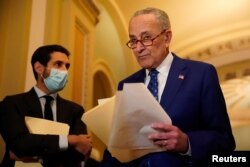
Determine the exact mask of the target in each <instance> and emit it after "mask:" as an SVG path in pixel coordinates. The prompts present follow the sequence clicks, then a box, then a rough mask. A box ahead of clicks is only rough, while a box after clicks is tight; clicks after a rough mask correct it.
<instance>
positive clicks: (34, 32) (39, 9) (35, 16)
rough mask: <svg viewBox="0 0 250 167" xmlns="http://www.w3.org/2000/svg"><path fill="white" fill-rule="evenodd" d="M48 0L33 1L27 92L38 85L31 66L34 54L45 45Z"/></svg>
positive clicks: (26, 81)
mask: <svg viewBox="0 0 250 167" xmlns="http://www.w3.org/2000/svg"><path fill="white" fill-rule="evenodd" d="M46 3H47V0H33V1H32V11H31V22H30V36H29V48H28V59H27V70H26V80H25V91H27V90H29V89H30V88H31V87H32V86H34V84H35V83H36V81H35V78H34V75H33V72H32V66H31V63H30V61H31V56H32V54H33V52H34V51H35V50H36V49H37V48H38V47H39V46H41V45H43V44H44V31H45V21H46V18H45V17H46Z"/></svg>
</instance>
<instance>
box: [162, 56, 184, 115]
mask: <svg viewBox="0 0 250 167" xmlns="http://www.w3.org/2000/svg"><path fill="white" fill-rule="evenodd" d="M187 72H188V68H186V65H185V63H184V62H183V60H182V59H180V58H178V57H176V56H174V60H173V63H172V65H171V68H170V71H169V75H168V78H167V82H166V85H165V88H164V90H163V93H162V98H161V101H160V104H161V106H162V107H163V108H164V109H165V110H166V111H168V108H169V107H170V105H171V103H172V101H173V100H174V98H175V95H176V94H177V92H178V90H179V89H180V87H181V84H182V83H183V81H184V80H185V77H186V75H187Z"/></svg>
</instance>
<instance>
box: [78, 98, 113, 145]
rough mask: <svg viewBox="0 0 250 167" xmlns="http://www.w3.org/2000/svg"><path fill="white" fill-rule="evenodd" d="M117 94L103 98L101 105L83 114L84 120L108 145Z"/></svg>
mask: <svg viewBox="0 0 250 167" xmlns="http://www.w3.org/2000/svg"><path fill="white" fill-rule="evenodd" d="M114 103H115V96H113V97H111V98H107V99H105V100H102V101H101V103H100V105H98V106H96V107H94V108H92V109H91V110H89V111H87V112H85V113H84V114H83V117H82V120H83V122H84V123H85V124H87V126H88V128H89V129H90V130H91V131H92V132H93V133H94V134H95V135H96V136H97V137H98V138H99V139H101V141H102V142H103V143H104V144H106V145H108V140H109V135H110V130H111V123H112V116H113V112H114Z"/></svg>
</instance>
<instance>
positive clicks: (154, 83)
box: [148, 69, 159, 101]
mask: <svg viewBox="0 0 250 167" xmlns="http://www.w3.org/2000/svg"><path fill="white" fill-rule="evenodd" d="M158 73H159V72H158V71H157V70H156V69H152V70H151V71H150V72H149V76H150V81H149V84H148V89H149V91H150V92H151V93H152V95H153V96H154V97H155V99H156V100H157V101H158V79H157V75H158Z"/></svg>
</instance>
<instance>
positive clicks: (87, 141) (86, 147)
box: [68, 135, 92, 157]
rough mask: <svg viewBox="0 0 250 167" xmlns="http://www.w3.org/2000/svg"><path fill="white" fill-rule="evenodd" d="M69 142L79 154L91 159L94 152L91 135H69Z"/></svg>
mask: <svg viewBox="0 0 250 167" xmlns="http://www.w3.org/2000/svg"><path fill="white" fill-rule="evenodd" d="M68 142H69V145H70V146H72V147H74V148H75V149H76V150H77V151H78V152H80V153H82V154H84V155H85V156H86V157H89V155H90V153H91V150H92V140H91V138H90V136H89V135H69V136H68Z"/></svg>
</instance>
